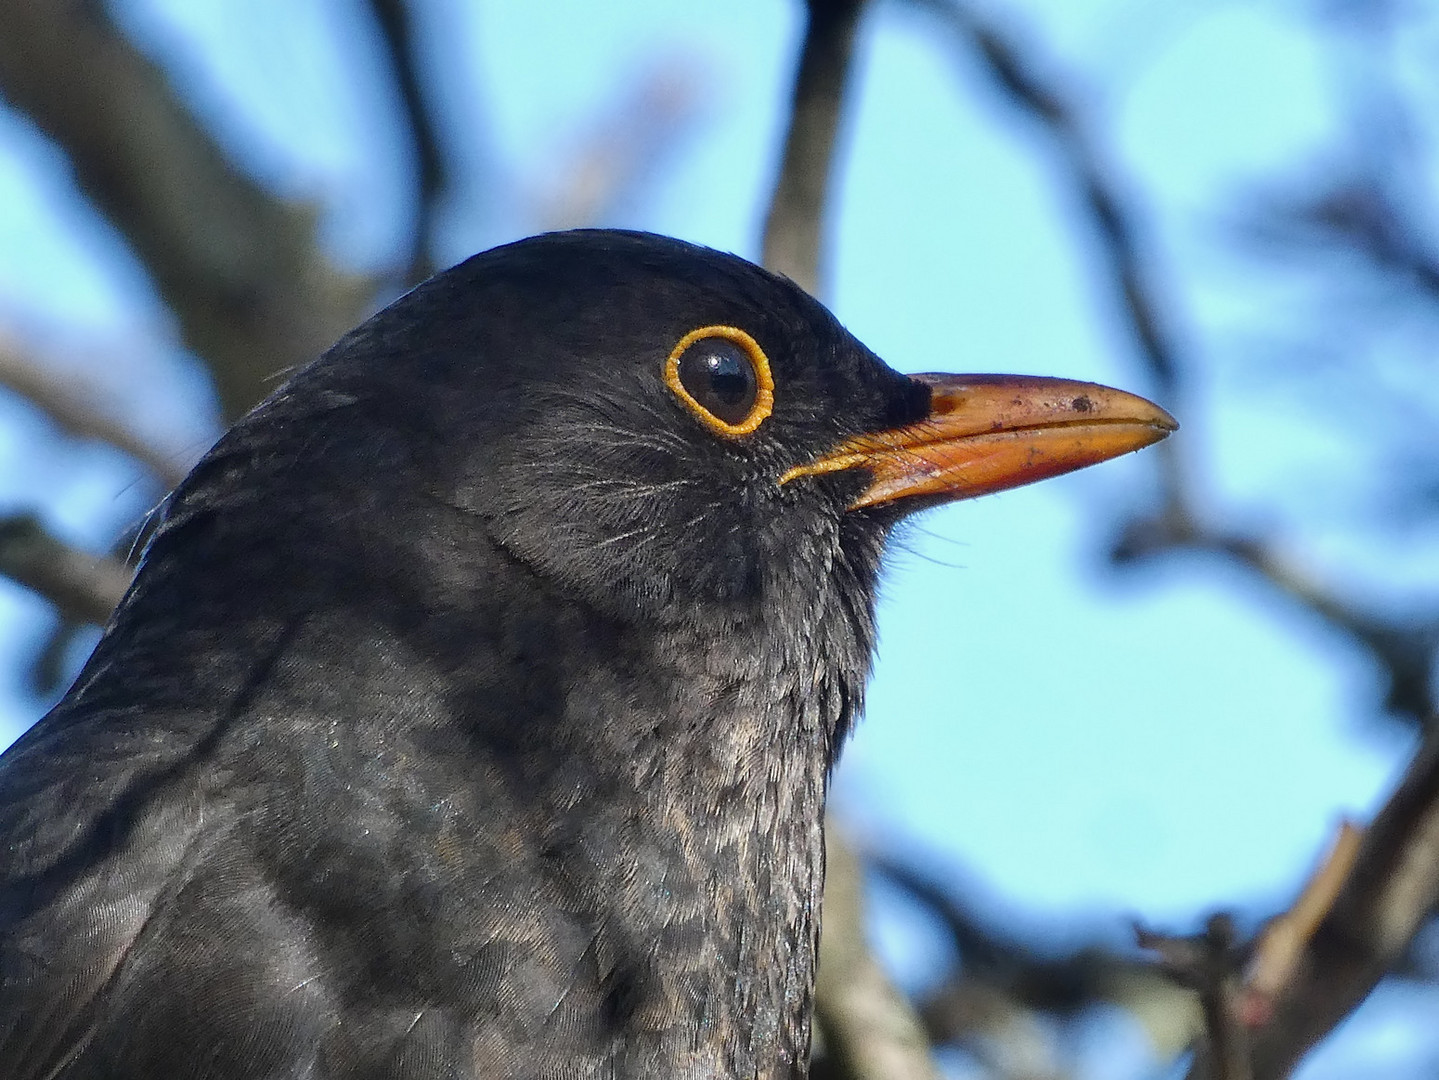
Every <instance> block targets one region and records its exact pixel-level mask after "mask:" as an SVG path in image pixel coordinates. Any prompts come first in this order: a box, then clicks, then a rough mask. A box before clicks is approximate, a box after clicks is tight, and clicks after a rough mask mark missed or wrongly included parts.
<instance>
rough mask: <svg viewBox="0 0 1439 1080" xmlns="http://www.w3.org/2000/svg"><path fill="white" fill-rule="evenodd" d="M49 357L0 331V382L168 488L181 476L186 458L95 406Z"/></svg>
mask: <svg viewBox="0 0 1439 1080" xmlns="http://www.w3.org/2000/svg"><path fill="white" fill-rule="evenodd" d="M55 368H56V365H55V364H54V363H53V362H52V361H51V360H49V358H44V357H39V356H36V355H35V354H34V353H33V352H32V351H30V350H27V349H24V348H22V347H21V345H20V344H19V343H18V342H17V341H15V340H14V339H13V338H10V337H6V336H3V335H0V385H3V386H5V387H7V388H9V389H10V390H13V391H14V392H15V393H17V394H19V395H20V396H21V397H23V398H24V399H25V400H26V401H28V402H30V403H31V404H32V405H34V406H35V407H36V408H38V409H39V410H40V411H41V412H43V413H45V414H46V415H47V416H48V417H49V418H50V419H51V420H53V421H54V422H55V423H56V424H58V425H59V426H60V427H61V428H63V429H64V430H65V431H66V432H67V433H68V434H70V435H73V436H75V437H76V438H80V439H94V440H95V441H97V442H103V443H108V444H109V445H110V446H113V447H115V448H116V449H117V450H120V451H121V452H123V453H125V454H128V455H129V456H130V457H132V458H134V459H135V460H136V461H137V462H139V463H140V464H141V465H143V466H145V468H147V469H148V470H150V472H151V473H153V474H154V476H155V479H156V480H157V481H158V482H159V483H160V484H161V485H162V486H163V487H164V488H165V489H167V490H168V489H169V488H172V487H174V486H175V485H176V484H178V483H179V482H180V481H181V480H183V479H184V477H185V473H186V472H187V471H189V469H188V464H187V463H185V462H183V461H180V460H178V459H177V458H176V457H175V456H174V455H173V454H170V453H167V452H165V451H164V450H161V449H160V448H159V447H157V446H154V445H152V444H151V443H150V442H149V441H148V440H147V439H146V438H145V437H144V436H142V435H141V434H140V433H139V432H137V431H135V430H134V429H133V428H131V427H130V426H129V425H127V424H125V423H124V422H122V421H121V420H119V419H117V418H116V417H114V416H112V415H110V414H109V412H107V411H106V410H104V409H101V408H100V407H99V406H97V405H96V403H95V402H94V401H93V400H92V399H91V396H90V394H89V392H88V390H87V387H85V386H84V385H79V384H77V383H76V381H75V380H74V379H73V378H66V377H64V376H61V375H58V374H56V373H55Z"/></svg>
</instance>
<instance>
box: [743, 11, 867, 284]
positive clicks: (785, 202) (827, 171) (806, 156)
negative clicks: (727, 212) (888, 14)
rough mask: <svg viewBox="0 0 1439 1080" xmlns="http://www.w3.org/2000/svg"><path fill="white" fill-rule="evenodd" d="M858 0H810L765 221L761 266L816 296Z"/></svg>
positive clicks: (857, 17)
mask: <svg viewBox="0 0 1439 1080" xmlns="http://www.w3.org/2000/svg"><path fill="white" fill-rule="evenodd" d="M863 6H864V5H863V0H809V4H808V7H809V22H808V25H807V27H806V30H805V37H804V46H803V49H802V51H801V53H800V60H799V70H798V71H797V72H796V74H795V82H794V97H793V99H792V102H791V105H790V118H789V132H788V134H787V135H786V136H785V146H784V159H783V162H782V164H781V165H780V173H779V179H778V180H777V181H776V183H775V189H774V195H773V196H772V197H771V199H770V206H769V214H768V216H767V217H766V218H765V226H764V246H763V251H764V264H765V266H767V267H769V268H770V269H771V270H775V271H778V272H779V273H781V274H784V275H786V276H788V277H789V278H791V279H792V280H794V281H795V282H797V283H798V284H799V285H800V286H802V287H803V288H805V289H807V290H808V291H809V292H811V293H814V294H816V295H818V294H819V292H820V288H821V281H820V270H821V258H820V247H821V240H822V237H821V229H822V226H823V220H824V207H825V205H826V203H827V201H828V198H829V182H830V177H831V174H832V173H833V171H834V143H835V135H836V132H837V131H838V129H839V118H840V112H841V108H842V106H843V102H844V89H845V81H846V79H847V78H848V74H849V60H850V53H851V52H852V50H853V48H854V31H855V26H856V25H857V23H858V22H859V13H860V10H861V8H862V7H863Z"/></svg>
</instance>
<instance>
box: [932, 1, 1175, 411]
mask: <svg viewBox="0 0 1439 1080" xmlns="http://www.w3.org/2000/svg"><path fill="white" fill-rule="evenodd" d="M911 2H912V3H915V4H916V5H918V6H920V7H922V8H925V9H927V10H929V11H932V12H934V13H935V14H937V15H938V16H939V17H940V18H941V19H942V20H943V22H944V24H945V25H946V26H947V27H949V28H950V30H951V31H952V32H953V33H954V34H955V35H956V36H957V37H958V38H959V40H960V41H961V42H962V43H964V44H965V45H967V46H968V47H969V48H970V49H971V50H973V51H974V52H976V53H977V54H978V56H979V57H980V59H981V60H982V61H983V63H984V67H985V70H986V71H987V72H988V74H989V76H990V78H991V79H992V80H993V82H994V86H995V88H996V89H997V90H998V91H999V92H1000V93H1001V94H1003V95H1004V96H1005V97H1006V98H1007V99H1008V100H1009V101H1010V103H1011V104H1013V105H1014V106H1015V107H1016V108H1018V109H1020V110H1021V111H1023V112H1024V113H1025V114H1026V115H1028V116H1029V117H1030V118H1031V119H1032V120H1034V121H1035V122H1036V123H1038V124H1039V125H1040V127H1041V128H1042V129H1043V130H1044V131H1045V132H1047V133H1048V135H1049V136H1050V138H1051V139H1052V141H1053V143H1054V146H1055V148H1056V149H1057V150H1058V151H1059V156H1060V162H1061V164H1062V174H1061V179H1062V180H1063V181H1064V182H1065V183H1067V184H1068V185H1069V186H1070V187H1071V188H1072V189H1073V194H1074V197H1075V199H1076V202H1077V203H1078V204H1079V205H1080V206H1082V207H1083V208H1084V209H1085V211H1086V212H1087V215H1088V217H1089V221H1090V224H1091V225H1092V226H1093V227H1094V230H1095V235H1096V236H1097V237H1098V239H1099V241H1100V244H1101V246H1102V247H1103V250H1104V254H1105V256H1106V258H1107V260H1108V263H1109V269H1110V279H1111V281H1112V283H1113V285H1114V288H1115V292H1116V294H1117V297H1118V299H1119V301H1120V304H1121V305H1122V307H1123V309H1124V312H1125V315H1126V318H1127V322H1128V324H1129V326H1130V328H1131V329H1132V331H1133V333H1134V337H1135V342H1136V344H1137V345H1138V348H1139V352H1140V356H1141V357H1142V358H1143V359H1144V361H1145V363H1146V365H1147V366H1148V368H1149V371H1150V373H1151V374H1152V376H1153V377H1154V380H1155V382H1156V384H1157V390H1158V392H1159V394H1160V395H1161V396H1162V397H1164V398H1165V399H1166V400H1168V399H1170V398H1172V397H1173V395H1174V392H1175V389H1176V384H1177V381H1178V375H1179V366H1180V364H1179V349H1178V346H1177V345H1176V343H1175V335H1174V332H1173V329H1172V328H1171V327H1170V326H1169V325H1168V321H1167V320H1166V318H1165V316H1164V314H1163V312H1164V306H1163V305H1162V304H1161V303H1160V299H1159V298H1160V295H1161V290H1160V288H1159V284H1158V282H1157V281H1156V280H1155V274H1154V272H1153V269H1152V266H1151V265H1150V263H1148V262H1147V261H1146V259H1145V257H1144V254H1143V253H1142V252H1141V250H1140V244H1139V241H1138V233H1139V230H1138V229H1137V228H1136V219H1137V217H1138V214H1137V213H1136V211H1135V209H1134V208H1133V206H1131V205H1130V204H1129V203H1128V202H1127V201H1126V199H1125V198H1124V195H1123V187H1122V185H1121V184H1120V183H1119V182H1118V180H1117V178H1116V174H1115V170H1114V169H1113V167H1112V166H1111V165H1110V164H1109V162H1108V161H1107V160H1106V158H1105V155H1104V153H1103V151H1102V149H1101V147H1100V145H1099V143H1098V141H1097V140H1096V139H1095V138H1094V137H1093V136H1092V135H1091V134H1090V132H1089V130H1088V129H1087V127H1086V126H1085V124H1084V123H1083V122H1082V117H1081V113H1080V111H1079V110H1078V109H1077V108H1076V107H1075V106H1074V105H1073V104H1072V103H1071V102H1070V101H1069V100H1068V98H1067V97H1066V95H1065V93H1064V91H1063V90H1062V89H1061V87H1060V84H1059V82H1058V81H1057V80H1053V79H1047V78H1046V77H1045V76H1044V75H1042V74H1041V67H1042V65H1041V64H1040V63H1039V61H1038V60H1037V59H1036V58H1035V57H1033V56H1030V55H1026V52H1025V50H1024V48H1022V47H1021V43H1020V42H1019V41H1018V40H1017V39H1015V38H1013V37H1011V36H1010V35H1008V34H1006V33H1004V32H1003V31H1002V30H1001V28H1000V27H999V26H998V25H996V24H994V23H991V22H989V21H987V20H986V19H984V18H983V17H981V16H980V14H979V13H978V11H976V10H975V9H974V8H973V7H972V6H971V5H969V4H966V3H963V2H962V0H911Z"/></svg>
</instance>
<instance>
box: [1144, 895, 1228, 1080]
mask: <svg viewBox="0 0 1439 1080" xmlns="http://www.w3.org/2000/svg"><path fill="white" fill-rule="evenodd" d="M1135 937H1136V939H1137V941H1138V943H1139V946H1140V948H1143V949H1149V950H1151V951H1153V952H1155V953H1157V954H1158V955H1159V961H1160V966H1161V967H1162V969H1163V970H1164V971H1165V973H1166V974H1168V975H1169V977H1170V978H1172V979H1173V980H1174V981H1175V982H1177V983H1179V984H1180V985H1181V986H1186V987H1189V988H1190V989H1192V990H1194V991H1196V992H1197V993H1198V994H1199V1003H1200V1008H1201V1009H1202V1011H1203V1013H1204V1042H1203V1044H1202V1046H1201V1047H1200V1049H1199V1052H1198V1053H1197V1054H1196V1055H1195V1058H1194V1067H1193V1069H1192V1070H1191V1076H1199V1077H1203V1078H1204V1080H1253V1076H1254V1067H1253V1062H1252V1058H1251V1055H1250V1047H1249V1032H1248V1030H1247V1029H1246V1028H1245V1026H1244V1022H1243V1016H1242V1013H1241V1009H1240V1005H1241V1003H1242V1000H1243V990H1242V983H1241V977H1242V972H1243V968H1244V963H1245V960H1246V958H1247V950H1246V949H1245V947H1244V946H1243V945H1242V944H1241V943H1240V942H1239V940H1238V937H1237V935H1236V933H1235V928H1234V920H1233V919H1232V918H1231V917H1230V916H1229V915H1227V914H1225V913H1222V912H1221V913H1219V914H1217V915H1212V916H1210V918H1209V919H1208V921H1207V922H1206V923H1205V927H1204V930H1203V932H1201V933H1198V934H1193V935H1186V936H1173V935H1169V934H1158V933H1155V932H1154V931H1152V930H1147V929H1145V928H1144V927H1142V926H1137V927H1135Z"/></svg>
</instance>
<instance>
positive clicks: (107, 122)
mask: <svg viewBox="0 0 1439 1080" xmlns="http://www.w3.org/2000/svg"><path fill="white" fill-rule="evenodd" d="M0 26H3V27H4V32H3V33H0V96H3V97H4V98H5V100H7V101H8V102H9V103H10V104H11V105H13V106H14V107H15V108H17V109H19V110H20V111H22V112H24V113H25V114H26V115H28V116H29V117H30V119H31V120H33V121H34V123H35V124H36V126H37V127H39V128H40V130H41V131H43V132H45V133H46V134H47V135H49V136H50V137H51V138H52V139H54V140H55V142H56V143H57V144H58V145H59V146H60V148H61V149H62V150H63V151H64V152H65V154H66V156H67V157H68V158H69V161H70V165H71V168H72V171H73V174H74V177H75V181H76V183H77V184H78V185H79V187H80V189H81V191H82V192H83V193H84V194H85V196H86V197H87V198H88V199H89V200H90V201H91V202H92V203H93V204H94V205H95V206H96V207H97V208H98V209H99V210H101V211H102V212H103V213H104V214H105V215H106V216H107V217H108V218H109V219H110V221H111V222H112V223H113V224H114V225H115V226H116V227H117V228H118V229H119V231H120V232H121V234H122V235H123V236H124V237H125V239H126V240H127V241H128V242H129V244H130V246H131V248H132V249H133V250H134V252H135V254H136V255H137V256H138V257H139V259H140V261H141V262H142V263H143V264H144V266H145V268H146V270H148V271H149V273H150V276H151V277H152V279H153V280H154V282H155V285H156V286H157V288H158V289H159V291H160V294H161V296H162V297H163V299H164V300H165V302H166V304H167V305H168V306H169V308H170V309H171V310H172V311H173V312H174V313H175V316H176V318H177V319H178V321H179V325H180V330H181V334H182V336H183V338H184V340H185V343H186V345H188V346H189V347H190V348H191V349H192V350H193V351H194V352H196V353H197V354H198V355H199V356H200V357H201V359H202V360H203V361H204V362H205V363H206V365H207V366H208V368H209V370H210V374H211V376H212V377H213V379H214V382H215V386H216V389H217V391H218V393H219V397H220V402H221V406H222V408H223V411H224V413H225V415H226V416H227V417H230V418H232V419H233V418H234V417H236V416H238V415H240V414H241V413H242V412H244V411H245V410H246V409H248V408H249V407H250V406H251V405H253V404H254V403H255V402H256V401H258V400H259V399H260V398H261V397H262V396H263V395H264V393H265V392H267V391H268V389H269V388H270V387H269V382H268V380H269V379H270V378H271V377H272V376H273V375H274V374H275V373H276V372H278V371H281V370H284V369H286V368H288V367H291V366H294V365H297V364H300V363H303V362H305V361H306V360H309V359H311V358H312V357H314V356H315V355H317V354H318V353H319V352H320V351H322V350H323V349H324V348H325V347H326V346H328V345H329V344H330V343H331V342H332V341H334V340H335V338H337V337H338V336H339V335H340V334H341V333H342V332H344V331H345V330H346V329H348V328H349V327H350V326H351V325H353V324H354V323H355V322H356V321H357V320H358V317H359V316H360V315H361V314H363V311H364V309H365V307H366V306H367V305H368V303H369V302H370V298H371V296H372V293H373V288H372V286H371V285H370V283H369V282H366V281H363V280H360V279H357V278H353V277H349V276H347V275H344V274H341V273H339V272H338V271H336V270H335V269H334V268H333V267H332V266H331V265H330V264H329V263H328V262H327V261H326V260H325V258H324V257H323V256H322V255H321V253H320V251H319V249H318V248H317V246H316V244H315V221H314V214H313V212H312V211H310V210H308V209H305V208H303V207H299V206H296V205H292V204H289V203H286V202H284V201H282V200H280V199H278V198H276V197H275V196H274V195H272V194H271V193H269V192H268V191H266V190H265V189H263V188H262V187H261V186H260V185H259V184H257V183H256V182H255V181H254V180H252V179H251V178H250V177H248V176H246V175H245V174H244V173H243V172H241V171H240V169H239V168H237V167H236V166H235V165H234V164H233V163H232V162H231V161H230V160H229V159H228V158H227V157H226V156H225V154H224V153H223V152H222V151H221V150H220V148H219V147H218V145H217V144H216V142H215V141H214V139H212V138H211V136H210V135H209V134H208V133H207V132H206V131H205V129H204V128H203V127H202V126H201V125H200V123H199V122H198V121H197V120H196V118H195V117H194V116H193V115H192V114H191V113H190V112H189V110H188V109H187V108H186V107H185V105H184V104H183V103H182V102H181V100H180V98H179V97H178V95H177V94H176V93H175V91H174V88H173V87H172V86H171V85H170V83H169V81H168V80H167V78H166V76H165V73H164V72H163V71H162V70H161V69H160V68H159V67H157V66H156V65H155V64H154V63H152V62H151V61H150V60H149V59H148V58H147V57H145V56H144V55H143V54H141V53H140V51H139V50H138V49H136V48H135V46H134V45H132V44H131V43H130V42H129V41H128V40H127V39H126V38H125V37H124V36H123V35H122V34H121V33H120V31H119V30H118V28H117V27H116V26H115V24H114V23H113V22H112V21H111V20H110V18H109V16H108V15H107V14H106V5H104V4H98V3H76V2H73V0H0Z"/></svg>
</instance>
